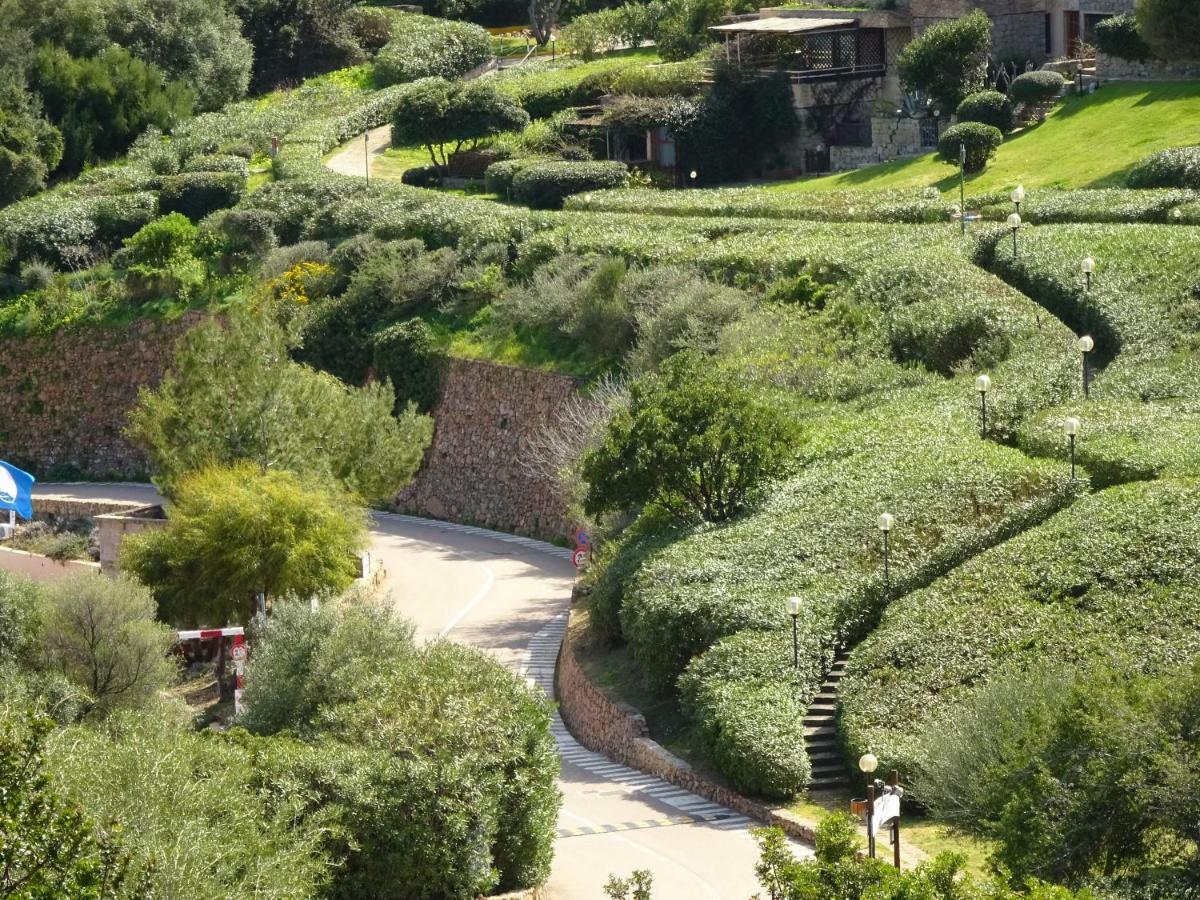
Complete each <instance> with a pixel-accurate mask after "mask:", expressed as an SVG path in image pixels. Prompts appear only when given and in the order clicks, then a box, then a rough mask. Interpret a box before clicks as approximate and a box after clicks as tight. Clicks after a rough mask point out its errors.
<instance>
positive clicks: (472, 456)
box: [396, 360, 579, 539]
mask: <svg viewBox="0 0 1200 900" xmlns="http://www.w3.org/2000/svg"><path fill="white" fill-rule="evenodd" d="M578 386H579V384H578V381H577V380H576V379H574V378H570V377H568V376H565V375H556V374H553V373H549V372H539V371H536V370H532V369H518V368H513V367H511V366H500V365H495V364H493V363H487V362H479V361H476V360H452V361H451V363H450V366H449V369H448V371H447V373H446V377H445V379H444V381H443V385H442V395H441V398H440V400H439V401H438V403H437V405H436V406H435V407H434V410H433V418H434V434H433V443H432V444H431V445H430V447H429V450H428V452H427V453H426V455H425V462H424V464H423V465H422V467H421V470H420V472H418V473H417V477H416V480H415V481H414V482H413V483H412V484H411V485H409V487H407V488H405V490H404V491H402V492H401V493H400V494H399V495H398V496H397V498H396V506H397V508H398V509H400V510H401V511H402V512H407V513H412V514H414V515H422V516H431V517H433V518H435V519H450V520H453V521H457V522H465V523H468V524H472V525H480V526H483V527H487V528H496V529H499V530H501V531H510V532H515V533H517V534H525V535H531V536H533V537H541V538H548V539H553V538H559V537H565V536H566V535H568V534H569V533H570V532H571V530H572V523H571V522H570V521H569V516H568V512H567V507H566V504H565V503H564V502H563V499H562V496H561V492H560V491H559V490H558V489H557V488H556V486H555V485H554V484H553V483H552V482H551V481H550V480H549V479H547V478H545V477H541V476H539V475H537V474H534V473H533V472H531V471H529V469H528V468H527V467H526V463H527V460H528V456H529V453H528V451H529V445H530V442H531V441H533V440H535V439H536V438H537V436H538V435H539V434H540V433H541V431H542V429H543V428H544V427H545V426H547V425H548V424H551V423H553V422H555V421H557V420H558V417H559V415H560V414H561V411H562V409H563V408H564V405H565V404H567V403H568V402H569V401H570V400H571V398H572V397H573V396H575V394H576V391H577V390H578Z"/></svg>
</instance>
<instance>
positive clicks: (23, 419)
mask: <svg viewBox="0 0 1200 900" xmlns="http://www.w3.org/2000/svg"><path fill="white" fill-rule="evenodd" d="M202 317H203V316H202V314H200V313H189V314H188V315H185V316H183V317H181V318H179V319H177V320H174V321H170V322H166V321H162V320H141V321H138V322H134V323H133V324H131V325H126V326H121V327H119V328H100V327H88V328H71V329H65V330H62V331H59V332H56V333H55V334H52V335H48V336H39V337H27V338H17V339H12V340H6V341H2V342H0V458H2V459H5V460H8V461H9V462H11V463H13V464H14V465H18V466H21V467H22V468H26V469H28V470H29V471H30V472H32V473H33V474H34V475H35V476H37V477H38V478H39V479H40V480H43V481H44V480H47V479H48V478H54V477H59V478H62V477H72V476H80V477H83V476H86V477H117V478H133V477H138V476H141V475H142V474H143V473H144V472H145V470H146V461H145V459H144V457H143V456H142V454H141V453H140V452H139V451H138V450H136V449H135V448H134V447H133V446H132V445H131V444H130V443H129V441H128V440H126V438H125V437H124V435H123V434H122V431H123V430H124V428H125V425H126V421H127V418H128V415H129V410H130V409H131V408H132V407H133V405H134V403H135V402H136V401H137V395H138V389H139V388H141V387H142V386H144V385H154V384H157V383H158V381H159V380H160V379H161V378H162V376H163V373H164V372H165V371H166V370H167V368H168V366H169V365H170V363H171V360H172V358H173V355H174V350H175V343H176V341H177V340H178V339H179V337H180V336H181V335H182V334H183V333H184V332H185V331H187V330H188V329H189V328H191V327H192V326H193V325H195V324H196V322H197V321H199V320H200V319H201V318H202Z"/></svg>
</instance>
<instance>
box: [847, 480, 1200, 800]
mask: <svg viewBox="0 0 1200 900" xmlns="http://www.w3.org/2000/svg"><path fill="white" fill-rule="evenodd" d="M1198 503H1200V484H1198V483H1197V482H1196V481H1192V480H1184V481H1173V480H1165V481H1158V482H1149V483H1142V484H1132V485H1126V486H1123V487H1118V488H1112V489H1110V490H1107V491H1102V492H1100V493H1098V494H1095V495H1092V496H1089V497H1087V498H1085V499H1083V500H1081V501H1079V502H1078V503H1077V504H1076V505H1075V506H1073V507H1072V508H1071V509H1069V510H1066V511H1064V512H1062V513H1060V514H1059V515H1057V516H1055V517H1054V518H1052V519H1050V520H1048V521H1047V522H1046V523H1044V524H1043V525H1041V526H1040V527H1038V528H1035V529H1032V530H1030V531H1028V532H1026V533H1025V534H1022V535H1019V536H1018V537H1015V538H1013V539H1012V540H1011V541H1009V542H1008V543H1006V544H1004V545H1002V546H999V547H996V548H994V549H992V550H990V551H988V552H986V553H983V554H982V555H980V556H978V557H976V558H975V559H972V560H970V561H968V562H966V563H964V565H963V566H962V567H961V568H960V569H958V570H957V571H955V572H953V573H950V574H949V575H947V576H946V577H944V578H942V579H940V580H939V581H937V582H936V583H934V584H933V585H931V586H930V587H928V588H926V589H924V590H921V591H918V592H916V593H913V594H910V595H908V596H906V597H904V598H902V599H901V600H898V601H897V602H896V603H894V604H892V606H891V607H890V608H889V610H888V611H887V613H886V614H885V615H884V617H883V621H882V622H881V624H880V626H879V628H877V629H876V630H875V632H874V633H873V634H872V635H871V636H870V637H869V638H867V640H866V641H864V642H863V644H862V645H860V646H859V647H858V648H857V649H856V650H855V651H854V653H853V654H852V655H851V657H850V662H849V665H848V666H847V672H846V676H845V678H844V679H843V681H842V685H841V702H842V717H841V729H842V733H843V737H844V740H845V742H846V744H847V747H848V749H849V751H850V754H851V755H852V756H856V755H857V754H858V753H860V752H863V751H865V750H867V749H868V748H869V749H870V750H871V751H872V752H873V753H875V754H876V755H877V756H879V758H880V761H881V767H882V768H884V769H891V768H899V769H900V771H902V772H908V773H913V772H916V771H919V770H920V768H921V762H922V751H921V735H922V732H924V731H925V730H926V729H936V728H937V722H938V721H939V720H940V719H941V717H943V716H946V717H952V716H953V715H954V710H955V708H956V705H957V704H959V703H960V702H964V701H965V700H966V698H967V697H968V696H969V694H970V692H971V689H972V688H973V687H975V686H977V685H980V684H982V683H985V682H986V681H987V680H989V679H990V678H992V677H994V676H996V675H997V674H999V673H1000V672H1003V671H1011V670H1012V669H1014V668H1015V669H1021V668H1024V667H1026V666H1032V665H1037V664H1039V663H1042V662H1044V661H1045V660H1057V661H1061V662H1067V663H1086V662H1087V661H1089V660H1100V659H1105V658H1108V657H1110V656H1111V654H1112V653H1113V652H1114V650H1118V649H1119V652H1120V653H1121V654H1122V655H1124V656H1125V657H1126V658H1127V659H1128V660H1129V661H1130V662H1132V663H1133V664H1135V665H1136V666H1137V667H1139V668H1142V669H1146V670H1162V669H1168V668H1170V667H1171V666H1173V665H1175V664H1177V663H1183V662H1186V661H1189V660H1191V659H1193V658H1195V656H1196V655H1197V654H1200V518H1197V516H1196V514H1195V510H1196V508H1197V504H1198ZM918 799H919V798H918Z"/></svg>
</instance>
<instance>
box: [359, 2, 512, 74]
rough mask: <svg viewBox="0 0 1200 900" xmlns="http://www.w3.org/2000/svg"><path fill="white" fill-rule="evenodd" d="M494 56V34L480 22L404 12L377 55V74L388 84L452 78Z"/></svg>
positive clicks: (393, 25) (394, 21) (395, 19)
mask: <svg viewBox="0 0 1200 900" xmlns="http://www.w3.org/2000/svg"><path fill="white" fill-rule="evenodd" d="M491 58H492V43H491V37H490V36H489V35H488V33H487V32H486V31H485V30H484V29H482V28H480V27H479V26H478V25H472V24H470V23H469V22H452V21H449V20H445V19H435V18H433V17H431V16H425V15H405V14H401V15H396V16H394V19H393V22H392V39H391V40H390V41H389V42H388V44H387V46H385V47H384V48H383V49H382V50H380V51H379V56H378V57H376V59H375V78H376V80H377V81H378V82H379V84H381V85H385V86H386V85H389V84H399V83H401V82H407V81H416V80H418V79H420V78H429V77H431V76H437V77H439V78H445V79H447V80H453V79H455V78H460V77H462V76H463V75H465V74H466V73H467V72H469V71H470V70H471V69H474V68H475V67H476V66H479V65H482V64H483V63H485V62H487V61H488V60H489V59H491Z"/></svg>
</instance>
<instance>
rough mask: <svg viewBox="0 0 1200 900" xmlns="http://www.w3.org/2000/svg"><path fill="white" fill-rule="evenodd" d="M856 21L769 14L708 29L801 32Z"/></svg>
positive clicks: (831, 28) (732, 32) (848, 26)
mask: <svg viewBox="0 0 1200 900" xmlns="http://www.w3.org/2000/svg"><path fill="white" fill-rule="evenodd" d="M857 23H858V20H857V19H804V18H801V17H799V16H787V17H783V16H770V17H768V18H766V19H751V20H750V21H749V22H733V23H731V24H729V25H713V26H711V27H710V28H709V29H708V30H709V31H720V32H724V33H725V34H803V33H804V32H806V31H830V30H835V29H839V28H853V27H854V26H855V25H856V24H857Z"/></svg>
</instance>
